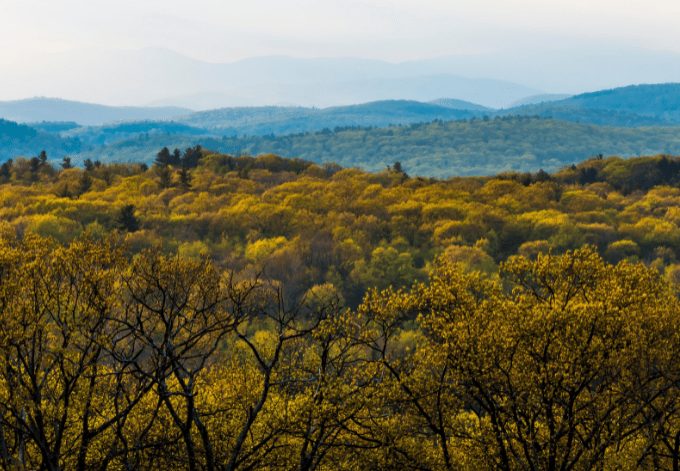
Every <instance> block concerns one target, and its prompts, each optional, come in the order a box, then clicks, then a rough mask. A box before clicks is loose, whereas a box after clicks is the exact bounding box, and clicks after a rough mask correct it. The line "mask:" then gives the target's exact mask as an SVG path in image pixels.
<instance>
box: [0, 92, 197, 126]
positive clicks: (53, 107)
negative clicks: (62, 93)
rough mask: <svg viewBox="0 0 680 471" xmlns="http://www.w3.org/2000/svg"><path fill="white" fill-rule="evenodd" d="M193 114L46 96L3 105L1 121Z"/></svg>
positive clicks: (88, 121)
mask: <svg viewBox="0 0 680 471" xmlns="http://www.w3.org/2000/svg"><path fill="white" fill-rule="evenodd" d="M190 111H191V110H189V109H187V108H179V107H137V106H106V105H98V104H94V103H82V102H78V101H69V100H61V99H58V98H42V97H41V98H29V99H26V100H16V101H2V102H0V118H4V119H6V120H10V121H17V122H21V123H31V122H41V121H48V122H63V121H73V122H76V123H78V124H81V125H86V126H98V125H101V124H105V123H112V122H117V121H139V120H158V119H170V118H172V117H174V116H178V115H184V114H187V113H189V112H190Z"/></svg>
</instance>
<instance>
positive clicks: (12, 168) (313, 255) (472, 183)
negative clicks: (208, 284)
mask: <svg viewBox="0 0 680 471" xmlns="http://www.w3.org/2000/svg"><path fill="white" fill-rule="evenodd" d="M158 159H160V160H158ZM67 166H68V165H67ZM0 170H1V172H0V174H1V175H2V177H0V178H2V179H3V181H4V182H5V184H3V185H2V186H1V187H0V189H1V193H0V208H1V210H0V211H1V212H0V217H1V218H2V220H3V221H4V224H6V225H8V227H12V228H14V229H16V230H19V231H20V232H22V233H23V232H26V231H35V232H37V233H39V234H41V235H44V236H52V237H55V238H57V239H58V240H59V241H61V242H68V241H70V240H72V239H73V238H75V237H78V236H79V235H81V234H83V233H94V234H106V233H109V232H111V231H112V230H115V229H116V228H120V227H123V228H124V229H126V230H127V232H128V235H127V238H128V239H129V242H130V243H131V244H132V246H133V247H136V248H137V249H138V250H141V249H142V248H144V247H153V246H156V245H161V246H162V247H164V249H165V250H166V251H170V252H172V251H179V252H180V253H182V254H186V255H191V256H198V255H201V254H203V255H208V254H210V255H211V256H212V257H213V258H214V259H215V260H216V261H219V263H220V264H221V265H223V266H228V267H229V268H231V269H234V270H239V271H241V270H248V271H251V272H258V271H261V270H264V271H265V273H266V274H268V275H269V276H272V277H273V278H276V279H281V281H283V282H285V285H286V287H287V289H288V290H291V292H295V293H297V294H300V293H303V292H305V291H306V290H307V289H309V288H311V287H313V286H315V285H324V284H325V283H332V284H333V286H334V287H335V289H337V290H338V291H339V292H340V293H341V294H342V296H343V298H344V299H346V300H347V301H348V302H349V303H350V304H353V305H355V304H356V303H357V302H358V301H359V300H360V299H361V297H362V296H363V294H364V293H365V292H366V290H367V289H368V288H369V287H371V286H378V287H387V286H389V285H394V286H408V285H410V284H411V283H412V282H414V281H415V280H419V279H422V278H423V277H425V275H426V273H427V269H428V266H429V264H430V263H431V262H432V260H433V259H434V257H435V256H436V255H438V254H441V253H444V252H446V253H448V254H449V256H450V257H453V258H454V259H456V260H460V261H463V262H465V263H469V264H471V266H473V267H476V268H481V269H483V270H485V271H488V272H492V271H494V270H495V267H496V264H497V263H498V262H500V261H502V260H504V259H506V258H507V257H508V256H510V255H512V254H515V253H524V254H533V253H536V252H544V251H547V250H548V249H553V250H556V251H564V250H567V249H571V248H577V247H580V246H582V245H583V244H594V245H595V246H596V247H597V248H598V250H599V251H600V252H601V253H602V254H603V256H605V257H606V258H607V259H608V260H610V261H612V262H616V261H619V260H621V259H623V258H630V257H632V258H633V259H639V260H644V261H646V262H647V263H650V264H651V263H653V264H655V266H658V268H659V270H661V271H662V272H663V273H665V274H666V275H667V276H669V277H671V278H672V277H677V276H678V270H677V268H678V266H677V265H676V263H677V261H676V257H678V256H680V252H679V250H680V228H679V226H678V225H679V224H680V216H679V215H678V214H677V213H678V209H677V207H678V206H680V205H679V203H680V190H678V189H677V185H678V184H679V183H680V161H679V160H678V159H673V158H661V157H656V158H640V159H630V160H621V159H616V158H612V159H602V160H598V159H595V160H590V161H587V162H584V163H582V164H579V165H578V166H575V167H567V168H565V169H564V170H561V171H560V172H558V173H556V174H553V175H549V174H547V173H545V172H539V173H535V174H504V175H499V176H496V177H493V178H454V179H450V180H428V179H423V178H416V177H409V176H408V175H407V174H406V173H404V172H403V164H394V165H391V170H387V171H382V172H380V173H377V174H371V173H365V172H362V171H359V170H351V169H341V168H340V167H337V166H335V165H325V166H318V165H316V164H313V163H311V162H307V161H302V160H287V159H281V158H279V157H275V156H263V157H259V158H251V157H241V158H234V157H231V156H228V155H221V154H212V153H211V152H209V151H206V150H203V149H201V148H190V149H187V150H185V151H175V152H172V151H169V150H168V151H167V152H165V151H164V152H162V153H161V154H159V157H158V158H157V163H156V164H154V165H152V166H151V167H150V168H148V169H146V167H145V166H140V165H136V164H130V165H105V164H100V163H99V162H91V161H90V162H87V166H86V168H85V169H80V168H67V169H65V170H63V169H60V170H57V169H55V168H53V167H52V166H51V165H49V164H48V163H44V162H42V161H40V159H35V161H30V160H23V159H18V160H16V161H14V162H13V164H12V165H7V164H5V165H3V166H2V167H1V169H0ZM126 211H127V212H126ZM133 222H134V224H133ZM132 229H134V230H132ZM291 267H296V268H295V269H291Z"/></svg>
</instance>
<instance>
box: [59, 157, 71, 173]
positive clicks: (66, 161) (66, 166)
mask: <svg viewBox="0 0 680 471" xmlns="http://www.w3.org/2000/svg"><path fill="white" fill-rule="evenodd" d="M61 168H63V169H64V170H68V169H69V168H73V165H72V164H71V157H64V158H63V159H62V160H61Z"/></svg>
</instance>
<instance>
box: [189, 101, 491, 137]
mask: <svg viewBox="0 0 680 471" xmlns="http://www.w3.org/2000/svg"><path fill="white" fill-rule="evenodd" d="M466 106H468V108H460V109H454V108H452V107H447V106H441V105H437V104H431V103H421V102H418V101H409V100H387V101H376V102H371V103H364V104H360V105H350V106H337V107H331V108H323V109H319V108H302V107H273V106H272V107H252V108H224V109H218V110H211V111H203V112H198V113H193V114H191V115H188V116H183V117H179V118H178V121H180V122H182V123H186V124H188V125H192V126H196V127H200V128H205V129H210V130H212V131H214V132H217V133H218V134H226V135H242V134H248V135H266V134H276V135H282V134H293V133H301V132H313V131H320V130H322V129H325V128H328V129H334V128H336V127H352V126H373V127H384V126H388V125H390V124H411V123H422V122H430V121H434V120H437V119H440V120H446V121H452V120H458V119H468V118H472V117H475V116H480V115H481V114H482V113H481V112H480V111H476V110H471V109H469V108H470V107H478V108H480V109H482V110H485V109H486V108H484V107H481V106H479V105H474V104H472V103H469V104H468V105H466Z"/></svg>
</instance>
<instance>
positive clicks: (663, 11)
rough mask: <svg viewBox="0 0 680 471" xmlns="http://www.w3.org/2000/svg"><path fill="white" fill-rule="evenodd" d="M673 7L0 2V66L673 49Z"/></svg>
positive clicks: (576, 1)
mask: <svg viewBox="0 0 680 471" xmlns="http://www.w3.org/2000/svg"><path fill="white" fill-rule="evenodd" d="M679 17H680V2H677V1H676V0H645V1H640V0H466V1H460V0H363V1H358V0H335V1H334V0H248V1H243V0H239V1H233V0H227V1H224V0H192V1H185V0H181V1H180V0H115V1H113V0H58V1H55V0H0V44H4V45H10V47H2V48H0V63H6V64H7V63H10V62H12V63H16V62H17V61H19V62H21V61H25V60H26V59H30V58H32V57H39V56H40V55H41V54H42V53H45V52H68V51H78V50H83V49H86V50H93V51H97V50H111V49H138V48H146V47H162V48H167V49H171V50H174V51H177V52H180V53H182V54H184V55H188V56H190V57H193V58H197V59H201V60H206V61H212V62H228V61H233V60H237V59H241V58H245V57H252V56H264V55H292V56H296V57H337V56H343V57H350V56H351V57H364V58H374V59H385V60H389V61H403V60H412V59H420V58H428V57H435V56H442V55H453V54H474V53H479V52H489V51H502V50H512V49H516V48H560V47H565V46H567V45H569V46H573V45H575V47H579V48H583V50H584V51H585V50H587V49H588V48H589V47H593V46H596V47H600V46H602V45H603V44H606V45H611V46H618V47H627V46H629V47H635V48H645V49H651V50H662V51H672V52H680V29H679V28H677V18H679Z"/></svg>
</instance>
